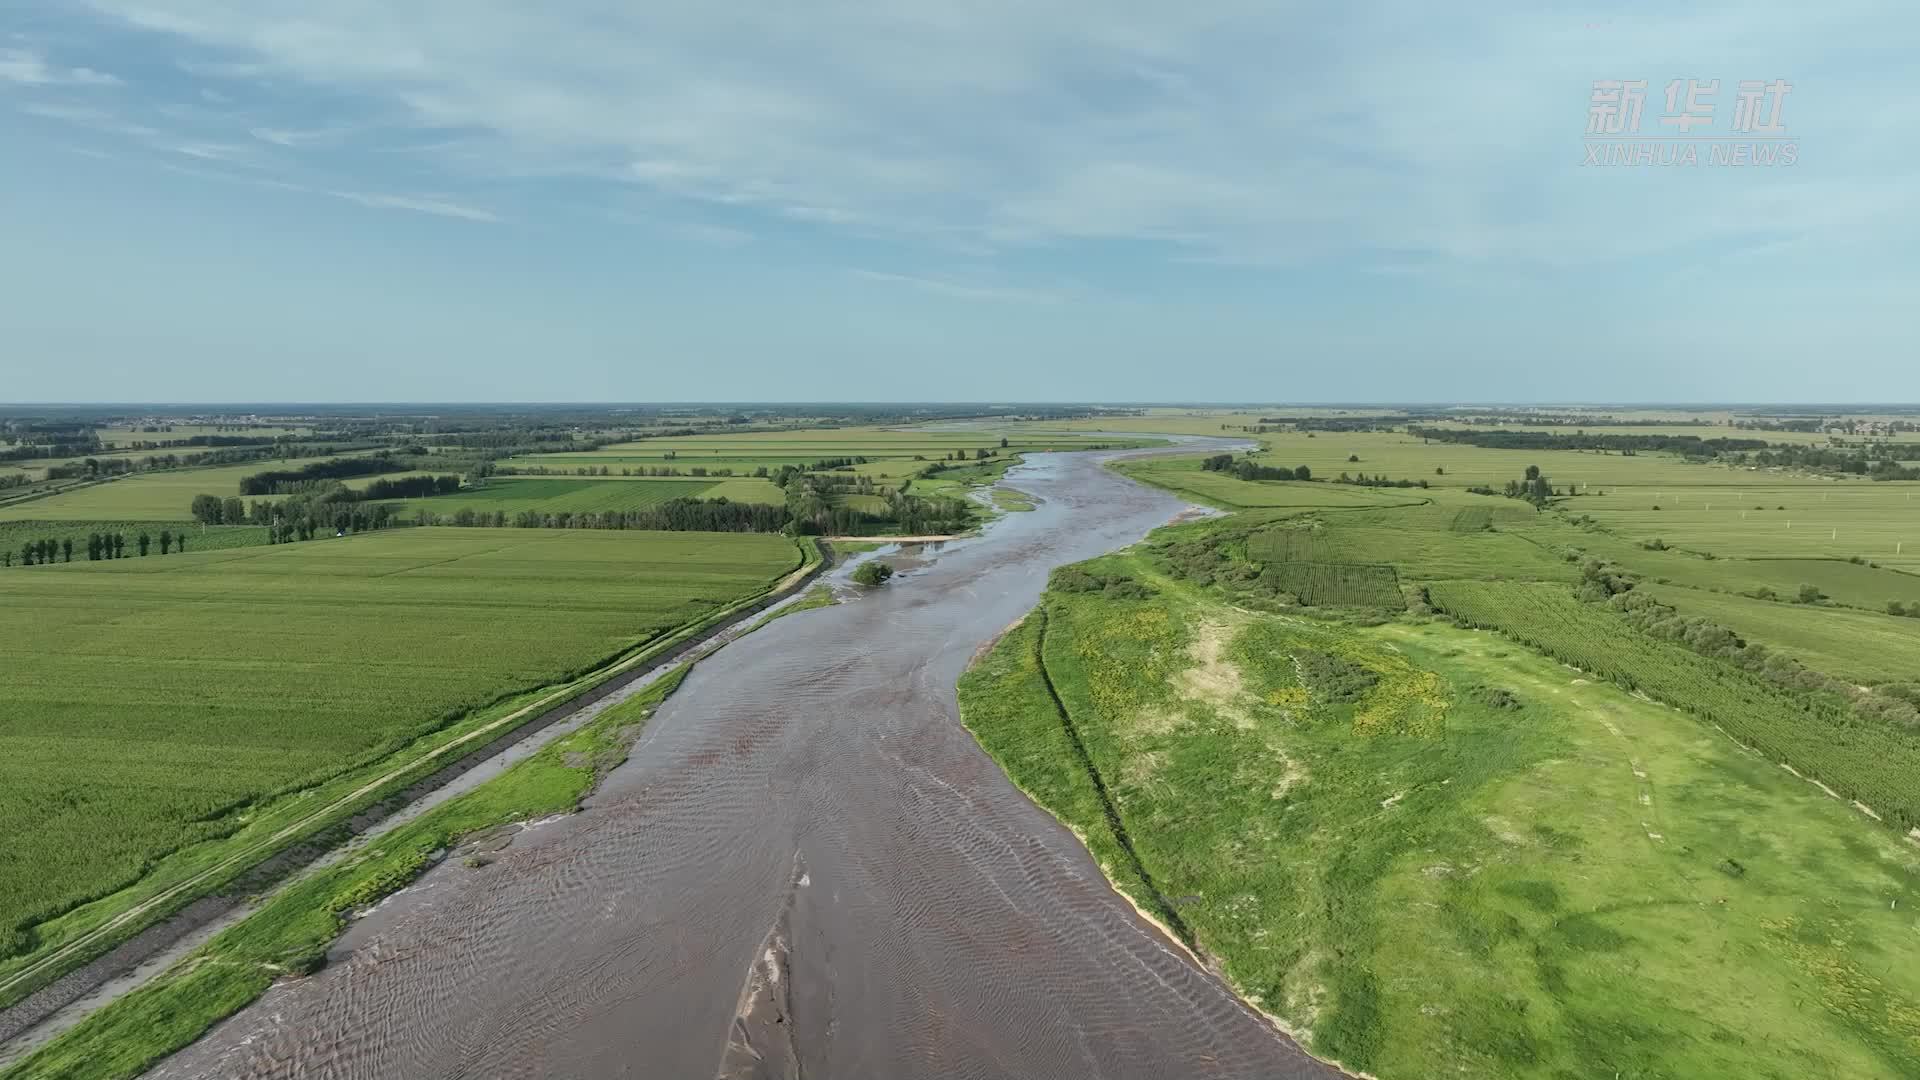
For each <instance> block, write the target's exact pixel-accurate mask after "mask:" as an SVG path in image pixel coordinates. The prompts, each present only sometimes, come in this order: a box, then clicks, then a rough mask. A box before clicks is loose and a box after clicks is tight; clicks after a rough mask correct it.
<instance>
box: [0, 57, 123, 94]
mask: <svg viewBox="0 0 1920 1080" xmlns="http://www.w3.org/2000/svg"><path fill="white" fill-rule="evenodd" d="M0 82H9V83H13V84H15V85H18V86H119V85H120V79H119V78H118V77H116V76H113V75H109V74H107V73H106V72H104V71H95V70H94V69H92V68H88V67H59V66H56V65H54V64H50V63H48V62H47V60H46V58H45V57H43V56H41V55H39V54H38V53H33V52H29V51H27V50H25V49H0Z"/></svg>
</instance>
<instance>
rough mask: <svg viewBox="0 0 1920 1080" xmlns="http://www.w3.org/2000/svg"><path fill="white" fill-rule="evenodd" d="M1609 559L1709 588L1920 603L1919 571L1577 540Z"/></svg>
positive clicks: (1861, 604) (1880, 607)
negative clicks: (1810, 590)
mask: <svg viewBox="0 0 1920 1080" xmlns="http://www.w3.org/2000/svg"><path fill="white" fill-rule="evenodd" d="M1579 542H1580V543H1581V544H1582V546H1584V547H1587V548H1590V549H1592V550H1593V551H1594V552H1595V553H1596V554H1601V555H1605V556H1606V557H1608V558H1613V559H1619V560H1621V561H1623V562H1631V563H1632V564H1633V567H1634V569H1636V570H1638V571H1639V572H1641V573H1642V574H1645V575H1646V576H1647V577H1648V578H1649V579H1651V580H1653V581H1656V582H1671V583H1672V584H1675V585H1681V586H1685V587H1687V588H1691V589H1700V590H1706V591H1711V592H1728V593H1753V592H1757V591H1759V590H1761V589H1771V590H1772V591H1773V592H1774V594H1775V595H1777V596H1779V597H1781V598H1783V599H1792V598H1793V597H1794V596H1795V594H1796V593H1798V592H1799V590H1800V587H1801V586H1802V585H1812V586H1813V587H1814V588H1816V589H1818V590H1819V591H1820V593H1821V595H1823V596H1825V597H1826V598H1827V599H1828V600H1829V601H1830V602H1832V603H1835V604H1842V605H1845V606H1847V607H1855V608H1862V609H1865V610H1868V611H1875V612H1884V611H1885V610H1886V609H1887V601H1889V600H1893V601H1897V602H1899V603H1901V604H1903V605H1906V604H1920V574H1912V573H1905V572H1902V571H1899V570H1894V569H1891V568H1889V567H1884V566H1873V565H1869V564H1867V563H1864V562H1860V563H1855V562H1849V561H1846V560H1842V559H1791V558H1786V559H1780V558H1757V559H1718V558H1716V559H1703V558H1699V557H1697V556H1693V555H1688V554H1685V553H1683V552H1680V551H1647V550H1644V549H1642V548H1640V547H1639V546H1638V545H1634V544H1626V543H1624V542H1614V543H1606V542H1602V539H1601V538H1600V537H1597V536H1595V535H1594V534H1591V533H1590V534H1588V535H1587V536H1585V537H1582V538H1581V540H1580V541H1579Z"/></svg>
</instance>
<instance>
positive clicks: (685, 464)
mask: <svg viewBox="0 0 1920 1080" xmlns="http://www.w3.org/2000/svg"><path fill="white" fill-rule="evenodd" d="M1000 438H1001V436H1000V434H999V430H998V428H997V427H996V428H994V429H991V430H985V429H983V430H979V431H948V430H932V429H911V430H890V429H884V428H870V427H869V428H834V429H827V430H813V431H766V432H750V433H745V434H720V435H682V436H669V437H663V438H657V439H643V440H641V441H639V442H631V443H620V444H616V445H613V446H607V447H602V448H601V449H599V450H594V451H591V452H589V453H569V454H532V455H526V456H523V457H517V458H513V459H511V460H510V461H508V462H505V464H506V465H509V466H511V467H515V468H527V467H544V468H548V469H554V470H558V471H572V470H573V469H576V468H581V467H587V468H600V467H606V468H609V469H611V470H612V471H614V472H616V473H617V472H618V471H619V470H620V469H622V468H652V467H666V468H675V469H681V470H683V471H685V470H691V469H694V468H704V469H709V470H712V469H731V470H733V472H734V474H735V475H736V476H739V475H740V474H751V473H752V472H753V471H754V470H755V469H758V468H760V467H761V466H765V467H767V468H768V469H777V468H779V467H780V466H782V465H810V464H812V463H813V462H816V461H820V460H823V459H827V458H841V457H848V458H851V457H864V458H867V459H869V460H868V461H867V463H866V464H864V465H858V466H856V467H855V470H854V471H856V472H858V473H860V474H862V475H866V476H871V477H873V478H874V479H876V480H898V479H899V478H901V477H905V476H911V475H913V474H914V473H916V472H918V471H919V470H920V469H922V468H924V467H925V466H926V465H927V463H928V462H930V461H937V460H943V459H946V458H947V457H948V456H949V455H950V454H954V453H964V454H966V455H967V456H968V457H969V458H972V457H973V455H974V454H975V452H976V451H981V450H986V451H991V452H994V453H998V454H999V455H1000V456H1002V457H1009V456H1012V455H1015V454H1019V453H1022V452H1030V451H1036V450H1056V449H1057V450H1066V449H1074V448H1075V446H1076V444H1087V443H1095V442H1110V441H1112V440H1101V439H1089V438H1085V437H1077V436H1073V435H1053V436H1045V437H1027V438H1009V440H1008V445H1006V446H1004V447H1002V446H1001V445H1000ZM1153 442H1154V440H1151V439H1135V440H1131V443H1132V444H1134V445H1152V444H1153Z"/></svg>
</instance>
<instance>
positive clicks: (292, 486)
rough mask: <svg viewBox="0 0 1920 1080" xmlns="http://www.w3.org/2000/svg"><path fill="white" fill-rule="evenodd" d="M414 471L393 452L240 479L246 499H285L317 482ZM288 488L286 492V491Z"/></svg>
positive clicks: (336, 459) (255, 474)
mask: <svg viewBox="0 0 1920 1080" xmlns="http://www.w3.org/2000/svg"><path fill="white" fill-rule="evenodd" d="M411 468H413V464H412V462H410V461H405V460H402V459H400V458H396V457H394V456H393V454H392V453H391V452H390V451H382V452H380V453H377V454H369V455H367V456H366V457H350V458H328V459H327V460H325V461H316V462H314V463H313V464H311V465H303V466H301V467H300V468H298V469H278V470H269V471H267V472H258V473H253V474H252V475H250V476H243V477H241V478H240V494H242V495H285V494H293V493H294V492H295V491H297V490H299V489H300V485H305V484H310V483H312V482H313V481H317V480H345V479H348V478H350V477H355V476H377V475H379V474H380V473H391V472H406V471H407V470H408V469H411ZM283 488H285V489H286V490H282V489H283Z"/></svg>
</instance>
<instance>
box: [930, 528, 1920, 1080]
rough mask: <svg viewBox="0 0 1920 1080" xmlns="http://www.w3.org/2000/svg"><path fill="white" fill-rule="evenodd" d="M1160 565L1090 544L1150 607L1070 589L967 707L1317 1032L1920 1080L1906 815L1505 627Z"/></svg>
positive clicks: (1124, 878) (1753, 1070) (1423, 1054)
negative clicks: (1263, 608) (1308, 599)
mask: <svg viewBox="0 0 1920 1080" xmlns="http://www.w3.org/2000/svg"><path fill="white" fill-rule="evenodd" d="M1149 560H1150V556H1148V555H1146V554H1136V555H1129V556H1118V557H1109V558H1107V559H1103V560H1098V561H1096V562H1095V563H1094V564H1091V567H1092V568H1093V569H1096V570H1099V571H1102V572H1107V573H1119V574H1132V575H1136V576H1137V577H1138V578H1139V579H1140V580H1143V581H1145V582H1147V583H1148V584H1149V586H1150V587H1151V588H1152V589H1153V593H1152V595H1151V596H1150V597H1149V598H1148V599H1145V600H1122V599H1113V598H1109V597H1107V596H1104V595H1101V594H1099V593H1090V594H1071V595H1069V594H1062V593H1058V592H1053V593H1049V594H1048V597H1047V599H1046V600H1045V601H1044V602H1043V605H1042V609H1041V611H1040V612H1037V613H1036V614H1035V615H1033V616H1030V617H1029V619H1028V620H1027V622H1026V623H1025V624H1023V625H1022V626H1021V627H1020V628H1018V629H1017V630H1015V631H1014V632H1012V633H1010V634H1009V635H1008V636H1007V637H1006V638H1004V639H1003V640H1002V641H1001V643H1000V644H999V645H998V646H997V647H996V648H995V650H994V651H993V652H992V653H991V654H990V655H989V656H988V657H987V659H986V660H985V661H983V662H982V663H981V664H980V665H979V666H978V667H976V668H975V669H974V670H973V671H971V672H969V673H968V674H967V675H966V676H965V677H964V679H963V680H962V683H961V688H960V706H961V717H962V720H963V721H964V722H965V723H966V725H967V726H968V727H969V728H970V729H971V730H972V731H973V732H974V733H975V735H976V736H977V737H978V738H979V740H980V741H981V743H982V745H983V746H984V747H985V748H986V749H987V751H988V752H989V753H990V754H991V755H992V756H993V757H994V758H995V759H996V760H997V761H999V762H1000V763H1001V765H1002V766H1003V767H1004V768H1005V769H1006V770H1007V772H1008V774H1009V776H1011V777H1012V778H1013V780H1014V781H1015V782H1016V783H1017V784H1019V785H1020V786H1021V787H1022V788H1024V789H1025V790H1026V791H1027V792H1028V793H1029V794H1031V795H1032V796H1033V797H1034V798H1035V799H1036V800H1037V801H1038V802H1039V803H1040V804H1041V805H1042V806H1045V807H1046V808H1047V809H1049V810H1051V811H1052V812H1054V813H1055V814H1056V815H1058V816H1059V817H1061V818H1062V819H1063V820H1064V821H1065V822H1066V823H1067V824H1069V825H1070V826H1072V827H1073V828H1074V829H1075V830H1076V831H1077V832H1078V833H1079V834H1080V835H1082V836H1083V837H1084V838H1085V840H1086V842H1087V843H1088V845H1089V847H1090V849H1091V850H1092V852H1093V854H1094V856H1095V857H1096V858H1097V859H1098V860H1099V862H1100V863H1101V864H1102V866H1103V867H1104V868H1105V869H1106V870H1107V872H1108V874H1109V876H1111V877H1112V878H1113V879H1114V881H1115V883H1116V884H1117V885H1118V886H1119V887H1120V888H1121V889H1122V890H1124V891H1125V892H1127V893H1128V894H1129V895H1130V896H1132V897H1133V898H1134V900H1135V901H1136V902H1137V903H1138V904H1139V905H1140V906H1141V907H1142V908H1143V909H1144V910H1146V911H1148V912H1149V913H1152V914H1154V915H1156V916H1157V917H1158V918H1160V919H1161V920H1162V921H1163V922H1164V923H1166V924H1167V925H1168V926H1169V927H1170V928H1171V931H1172V932H1173V933H1174V934H1175V936H1178V937H1181V938H1182V939H1184V940H1185V941H1187V942H1188V943H1189V944H1190V945H1191V946H1193V947H1194V948H1196V949H1197V950H1198V951H1200V952H1201V953H1202V954H1203V955H1204V956H1206V957H1208V958H1209V959H1210V960H1211V962H1213V963H1214V964H1216V965H1217V966H1219V967H1220V968H1221V969H1222V970H1223V971H1224V973H1225V974H1226V976H1227V977H1228V978H1229V979H1230V980H1231V981H1232V982H1233V983H1234V984H1235V985H1236V986H1237V987H1238V988H1239V989H1240V990H1241V992H1242V993H1243V994H1244V995H1245V996H1246V997H1247V999H1248V1000H1249V1001H1251V1002H1252V1003H1253V1004H1255V1005H1256V1006H1258V1007H1259V1008H1261V1009H1264V1010H1266V1011H1268V1012H1269V1013H1272V1014H1274V1015H1276V1016H1277V1017H1279V1018H1280V1019H1281V1020H1282V1022H1284V1023H1285V1024H1286V1025H1287V1026H1288V1027H1289V1028H1291V1029H1292V1030H1295V1031H1297V1032H1300V1033H1301V1035H1302V1037H1303V1039H1304V1040H1305V1041H1306V1042H1307V1043H1308V1045H1309V1046H1310V1047H1311V1048H1312V1049H1313V1050H1314V1051H1315V1052H1316V1053H1319V1054H1322V1055H1326V1056H1328V1057H1331V1058H1334V1059H1336V1060H1338V1061H1340V1062H1341V1063H1343V1064H1344V1065H1345V1066H1347V1067H1348V1068H1350V1069H1364V1070H1366V1071H1367V1072H1368V1073H1369V1074H1371V1075H1374V1076H1378V1077H1381V1078H1383V1080H1426V1078H1428V1077H1432V1076H1440V1075H1445V1076H1465V1077H1503V1078H1504V1077H1538V1078H1542V1080H1549V1078H1551V1080H1559V1078H1564V1077H1575V1076H1580V1077H1614V1076H1621V1077H1627V1076H1632V1077H1706V1076H1716V1077H1717V1076H1738V1077H1751V1078H1777V1080H1800V1078H1803V1077H1808V1076H1834V1077H1840V1076H1844V1077H1850V1078H1856V1077H1857V1078H1884V1080H1894V1078H1900V1077H1910V1076H1914V1075H1920V933H1916V928H1917V926H1920V924H1916V922H1915V918H1916V909H1917V908H1920V850H1915V848H1914V847H1912V846H1911V845H1908V844H1906V843H1904V842H1903V841H1902V840H1901V839H1900V837H1899V836H1898V834H1897V833H1895V832H1893V831H1891V830H1888V829H1886V828H1884V827H1882V826H1879V825H1876V824H1874V823H1872V822H1870V821H1868V820H1867V819H1866V818H1865V817H1863V816H1862V815H1860V814H1858V813H1856V812H1855V811H1854V810H1852V809H1850V808H1849V807H1848V806H1847V805H1846V803H1844V802H1842V801H1839V800H1836V799H1834V798H1831V797H1829V796H1828V795H1826V794H1824V793H1822V792H1821V791H1820V790H1819V789H1818V788H1816V787H1815V786H1813V785H1812V784H1809V783H1806V782H1805V781H1803V780H1800V779H1797V778H1795V777H1794V776H1792V775H1790V774H1789V773H1787V772H1786V771H1784V770H1782V769H1780V768H1779V767H1777V766H1776V765H1775V764H1773V763H1772V762H1771V761H1769V760H1767V759H1765V758H1763V757H1760V756H1757V755H1754V754H1751V753H1748V752H1746V751H1743V750H1742V749H1740V748H1739V747H1738V746H1737V745H1736V744H1735V743H1733V742H1732V741H1731V740H1729V739H1727V738H1726V737H1724V736H1723V735H1721V734H1719V733H1718V732H1716V731H1714V730H1713V729H1712V728H1711V727H1709V726H1707V725H1705V724H1702V723H1701V722H1700V721H1699V720H1697V719H1695V718H1694V717H1691V716H1687V715H1684V714H1682V713H1679V712H1676V711H1674V710H1671V709H1668V708H1665V707H1663V706H1661V705H1659V704H1656V703H1654V702H1651V701H1648V700H1645V699H1643V698H1641V697H1638V696H1636V695H1633V694H1630V693H1628V692H1627V691H1625V690H1623V689H1621V688H1618V687H1615V686H1611V685H1608V684H1606V683H1605V682H1602V681H1599V680H1597V679H1589V678H1586V677H1582V676H1581V675H1580V674H1579V673H1578V672H1571V671H1569V670H1568V669H1567V668H1566V667H1564V666H1562V665H1560V664H1558V663H1555V662H1553V661H1551V660H1547V659H1543V658H1541V657H1538V656H1535V655H1532V654H1530V653H1528V652H1526V651H1525V650H1523V649H1521V648H1519V647H1517V646H1515V645H1512V644H1510V643H1508V642H1507V641H1505V640H1504V639H1502V638H1499V637H1497V636H1493V635H1489V634H1483V633H1475V632H1471V631H1463V630H1458V629H1454V628H1452V627H1447V626H1442V625H1438V624H1421V625H1393V624H1390V625H1386V626H1381V627H1376V628H1372V629H1362V628H1355V627H1350V626H1342V625H1337V624H1328V623H1316V622H1314V621H1311V620H1305V619H1300V618H1289V617H1284V616H1282V617H1275V616H1254V615H1251V614H1250V613H1247V612H1245V611H1241V610H1236V609H1235V608H1234V607H1233V606H1230V605H1228V604H1226V603H1223V602H1222V601H1221V600H1220V599H1218V598H1216V597H1215V596H1213V595H1211V594H1210V593H1209V592H1208V591H1207V590H1196V589H1194V588H1192V587H1189V586H1185V585H1181V584H1177V583H1175V582H1172V581H1169V580H1167V579H1166V578H1165V577H1164V576H1162V575H1160V574H1159V573H1158V572H1157V571H1156V570H1155V569H1154V568H1153V567H1152V565H1151V564H1150V561H1149ZM1531 588H1535V589H1550V590H1555V591H1558V592H1566V591H1567V589H1566V586H1564V585H1559V584H1554V585H1538V586H1531ZM1575 606H1576V607H1579V606H1581V605H1575ZM1610 645H1611V640H1610V639H1608V638H1605V637H1603V638H1602V639H1600V641H1599V642H1597V643H1596V647H1597V648H1599V649H1601V650H1603V651H1604V650H1607V649H1608V648H1609V647H1610ZM1049 683H1050V684H1051V688H1052V692H1051V693H1050V692H1049ZM1055 694H1057V696H1058V700H1059V701H1060V702H1061V703H1062V705H1063V706H1064V708H1065V716H1064V717H1063V715H1062V714H1061V713H1060V712H1059V711H1058V710H1057V709H1056V707H1055V705H1054V703H1053V702H1054V695H1055ZM1096 775H1097V776H1098V778H1099V780H1100V784H1099V785H1096V784H1095V782H1094V777H1095V776H1096ZM1911 775H1912V774H1911V773H1910V774H1909V779H1910V778H1911ZM1103 788H1104V797H1103V793H1102V789H1103ZM1116 825H1117V826H1118V831H1117V830H1116V828H1115V826H1116Z"/></svg>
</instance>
